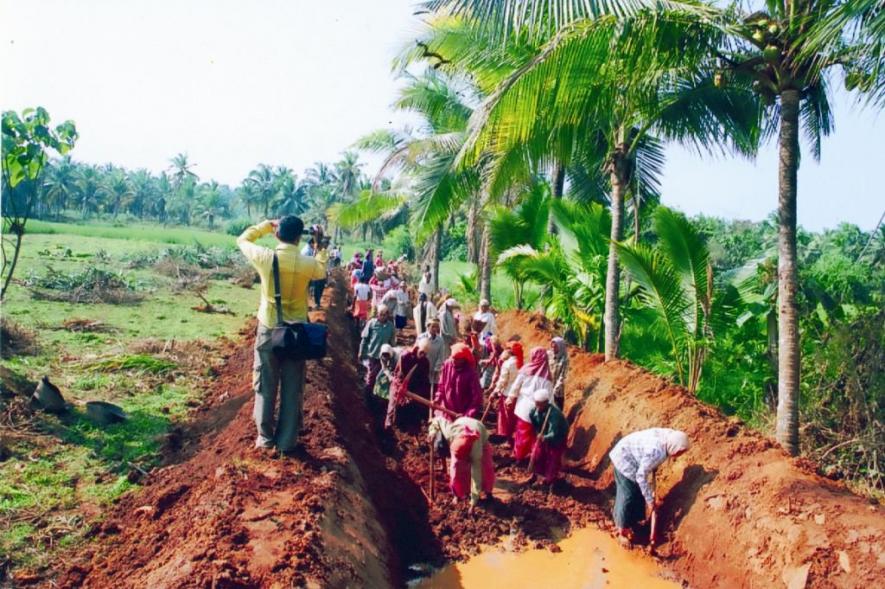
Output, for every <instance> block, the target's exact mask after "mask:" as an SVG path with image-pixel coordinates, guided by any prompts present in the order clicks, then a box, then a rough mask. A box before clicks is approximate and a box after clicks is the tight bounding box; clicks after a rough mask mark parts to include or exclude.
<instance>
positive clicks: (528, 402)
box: [507, 371, 553, 421]
mask: <svg viewBox="0 0 885 589" xmlns="http://www.w3.org/2000/svg"><path fill="white" fill-rule="evenodd" d="M535 391H547V400H548V401H552V400H553V383H552V382H550V380H548V379H546V378H544V377H543V376H535V375H526V374H524V373H523V372H522V371H520V372H519V374H518V375H516V380H514V381H513V384H512V385H511V386H510V390H509V391H508V392H507V397H509V398H511V399H513V398H515V399H516V407H515V408H514V409H513V413H514V414H515V415H516V416H517V417H518V418H520V419H521V420H523V421H531V420H530V419H529V416H530V414H531V412H532V409H534V408H535Z"/></svg>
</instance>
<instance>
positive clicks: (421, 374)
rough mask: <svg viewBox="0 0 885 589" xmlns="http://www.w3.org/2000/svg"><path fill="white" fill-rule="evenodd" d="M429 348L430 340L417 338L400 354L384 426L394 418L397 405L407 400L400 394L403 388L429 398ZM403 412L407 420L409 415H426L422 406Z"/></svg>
mask: <svg viewBox="0 0 885 589" xmlns="http://www.w3.org/2000/svg"><path fill="white" fill-rule="evenodd" d="M429 348H430V341H429V340H427V339H426V338H419V339H418V340H417V341H416V342H415V345H414V346H412V347H411V348H409V349H408V350H406V351H405V352H403V353H402V354H400V357H399V362H397V364H396V368H395V369H394V371H393V384H392V387H393V391H392V393H391V395H390V398H389V400H388V403H387V417H386V418H385V420H384V427H385V428H389V427H391V426H392V425H393V423H394V421H395V420H396V416H397V407H398V406H399V405H403V404H405V403H406V402H407V401H408V398H406V397H405V396H404V395H402V394H401V393H402V391H403V390H405V391H408V392H410V393H414V394H416V395H418V396H419V397H423V398H425V399H427V400H428V401H429V400H430V398H431V397H430V360H429V359H428V357H427V352H428V350H429ZM404 409H405V408H404ZM403 413H404V414H405V418H406V419H407V420H410V417H414V416H420V415H422V414H424V415H426V412H425V411H424V410H423V408H421V409H420V411H419V412H415V411H411V408H410V410H405V411H404V412H403Z"/></svg>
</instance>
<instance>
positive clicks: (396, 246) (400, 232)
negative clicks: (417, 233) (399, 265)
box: [381, 225, 415, 260]
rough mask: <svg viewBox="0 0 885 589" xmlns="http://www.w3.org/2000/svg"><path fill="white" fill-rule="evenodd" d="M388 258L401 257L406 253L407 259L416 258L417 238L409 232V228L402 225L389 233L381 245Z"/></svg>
mask: <svg viewBox="0 0 885 589" xmlns="http://www.w3.org/2000/svg"><path fill="white" fill-rule="evenodd" d="M381 247H382V249H384V253H385V254H386V255H387V257H388V258H399V257H400V256H403V255H405V256H406V258H407V259H409V260H413V259H415V240H414V239H412V236H411V235H410V234H409V228H408V227H406V226H405V225H400V226H399V227H397V228H396V229H394V230H393V231H391V232H390V233H388V234H387V236H386V237H385V238H384V242H383V243H382V245H381Z"/></svg>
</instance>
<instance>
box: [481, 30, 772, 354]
mask: <svg viewBox="0 0 885 589" xmlns="http://www.w3.org/2000/svg"><path fill="white" fill-rule="evenodd" d="M693 33H695V31H693V30H692V29H690V28H688V27H687V26H686V25H685V24H684V19H683V18H682V15H681V14H680V15H674V16H671V17H669V18H665V17H663V16H661V15H659V14H656V13H639V14H637V15H636V16H635V17H634V18H632V19H631V20H630V21H629V22H622V21H619V20H617V19H614V18H605V19H596V20H584V21H578V22H575V23H573V24H572V25H570V27H568V29H565V30H563V31H562V32H561V33H559V34H557V35H555V36H554V37H553V38H552V39H551V40H550V41H549V42H547V43H546V44H545V45H544V46H543V47H542V48H541V49H540V50H539V51H538V52H537V53H536V54H535V56H534V57H533V58H531V59H530V60H528V61H527V62H526V63H525V64H523V66H521V67H520V68H519V69H517V71H516V72H515V73H514V74H513V75H511V76H510V77H509V78H507V79H506V80H504V81H503V82H502V83H501V84H500V86H499V88H498V89H497V90H496V91H495V92H494V93H493V94H492V95H491V96H490V97H489V99H488V100H487V101H486V103H485V104H484V105H483V107H482V108H481V109H480V110H479V111H478V115H477V116H475V117H474V119H473V121H472V132H471V138H470V140H469V141H468V142H467V144H466V148H465V154H466V155H465V157H466V158H467V159H468V160H469V161H472V160H471V158H476V157H478V156H479V154H480V153H482V152H483V151H487V150H488V149H489V146H490V145H491V146H494V151H497V152H499V153H502V154H507V153H508V152H511V151H519V150H518V149H517V147H518V146H519V145H525V146H526V147H525V148H524V150H523V151H528V152H529V153H544V152H548V153H549V152H556V151H559V152H560V153H561V152H562V151H561V150H562V146H563V145H566V144H568V143H569V142H570V140H573V138H582V139H579V140H578V143H577V144H575V148H574V149H573V151H572V153H571V154H570V155H571V157H574V156H575V154H576V153H577V152H581V153H583V154H584V155H585V156H586V159H588V160H589V161H590V162H593V161H595V162H596V163H595V165H596V166H598V167H600V168H601V169H602V170H604V172H605V174H606V176H607V179H608V192H609V200H610V202H611V219H612V222H611V235H610V249H609V259H608V271H607V278H606V310H605V343H606V345H605V351H606V358H607V359H611V358H614V357H616V356H617V355H618V345H619V337H620V313H619V286H620V266H619V263H618V251H617V243H618V242H620V241H621V239H622V238H623V227H624V209H625V201H626V198H627V195H628V194H629V191H630V187H631V185H632V184H633V183H634V182H635V181H636V180H637V178H638V176H637V174H638V171H637V170H639V169H641V166H639V165H638V164H639V162H642V161H643V157H642V154H643V153H644V152H645V153H648V152H649V150H652V149H654V148H655V147H657V146H658V144H659V141H661V140H666V139H670V140H675V141H679V142H682V143H684V144H687V145H689V146H692V147H694V148H696V149H697V150H698V151H707V150H724V149H728V148H730V147H734V148H735V149H736V150H737V151H739V152H741V153H746V154H749V153H752V152H753V150H754V149H755V145H756V139H757V133H756V129H757V125H756V122H757V121H756V118H757V113H758V110H757V108H756V105H755V101H754V100H753V98H752V96H751V95H750V94H749V92H746V91H745V88H742V87H739V86H735V87H733V88H732V89H731V91H730V92H729V93H727V94H725V93H722V92H720V91H719V90H717V89H716V88H715V87H714V84H713V80H712V74H709V75H708V73H707V72H705V71H704V70H703V69H702V68H701V65H702V63H703V59H704V57H705V56H706V51H707V47H708V44H709V43H710V38H709V37H710V36H713V37H715V32H714V31H709V30H708V31H707V35H699V34H693ZM645 161H646V163H649V162H652V163H655V158H648V157H646V158H645ZM660 161H661V160H660V158H657V163H658V165H657V166H655V165H652V166H650V167H651V168H652V169H654V168H656V167H657V169H658V171H659V163H660ZM508 170H509V167H508V162H507V159H506V158H505V157H499V158H498V159H497V161H496V162H495V164H494V165H493V171H492V173H493V174H498V175H501V174H504V175H506V174H507V172H508Z"/></svg>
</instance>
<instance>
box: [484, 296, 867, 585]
mask: <svg viewBox="0 0 885 589" xmlns="http://www.w3.org/2000/svg"><path fill="white" fill-rule="evenodd" d="M498 325H499V326H500V329H501V331H502V334H503V335H504V337H505V338H506V337H509V336H512V335H516V334H518V335H520V336H521V338H522V340H523V342H524V343H527V344H528V346H529V347H531V346H535V345H543V346H546V345H548V342H549V339H550V335H551V329H550V327H549V326H548V325H547V323H546V321H545V319H544V317H543V316H540V315H528V314H524V313H515V312H510V313H505V314H503V315H502V316H501V317H500V318H499V319H498ZM527 349H528V348H527ZM569 356H570V362H571V370H570V372H569V377H568V382H567V385H566V414H567V416H568V417H569V421H570V423H571V424H572V428H571V432H570V444H569V446H570V447H569V451H568V454H567V457H568V459H569V462H570V463H571V464H572V468H570V469H569V470H570V471H571V473H572V474H573V475H577V476H580V477H583V478H586V479H587V480H588V481H590V482H591V484H593V485H594V486H595V487H596V488H597V489H599V490H601V491H604V492H606V493H607V494H608V495H611V494H612V493H613V478H612V477H613V475H612V469H611V468H610V461H609V459H608V456H607V455H608V452H609V451H610V450H611V448H612V447H613V446H614V444H615V443H616V442H617V441H618V439H620V437H622V436H623V435H626V434H628V433H630V432H633V431H636V430H640V429H645V428H649V427H670V428H675V429H680V430H683V431H685V432H686V433H687V434H688V435H689V436H690V438H691V441H692V444H693V446H692V448H691V449H690V450H689V451H688V452H687V453H686V454H685V455H684V456H682V457H680V458H679V459H678V460H675V461H672V463H669V464H668V463H665V465H664V466H662V467H661V468H659V469H658V475H657V485H658V494H659V495H660V496H662V497H663V500H664V504H663V507H662V511H661V517H660V521H661V523H660V524H659V525H661V526H662V528H663V530H664V534H665V540H664V544H663V545H662V546H661V548H660V549H659V553H660V555H661V556H662V558H663V560H664V561H666V566H667V567H668V568H670V569H671V570H672V571H673V572H675V573H676V575H677V576H678V577H680V578H682V579H684V580H685V581H687V582H688V584H689V585H690V586H692V587H754V588H757V587H758V588H763V587H764V588H769V587H789V588H790V589H794V588H798V587H874V586H881V584H882V583H883V579H885V510H883V509H882V507H881V506H880V505H876V504H871V502H870V501H868V500H867V499H865V498H862V497H859V496H857V495H854V494H852V493H851V492H849V491H848V490H847V489H846V488H845V487H844V486H843V485H841V484H839V483H837V482H833V481H830V480H827V479H824V478H822V477H820V476H817V475H816V474H815V473H814V465H812V464H809V463H807V462H806V461H803V460H802V459H794V458H791V457H789V456H788V455H787V454H786V453H784V452H783V451H782V450H781V449H780V448H779V447H778V446H776V445H775V444H774V443H773V441H772V440H770V439H769V438H766V437H764V436H762V435H760V434H758V433H756V432H754V431H751V430H749V429H748V428H746V427H744V426H743V425H742V424H741V423H740V422H739V421H738V420H736V419H731V418H728V417H726V416H725V415H723V414H722V413H721V412H719V411H718V410H716V409H714V408H711V407H710V406H708V405H705V404H703V403H701V402H700V401H698V400H697V399H696V398H695V397H694V396H693V395H691V394H690V393H688V391H686V390H685V389H683V388H681V387H678V386H674V385H673V384H672V383H671V382H669V381H667V380H664V379H662V378H659V377H657V376H654V375H652V374H649V373H648V372H646V371H644V370H642V369H640V368H638V367H636V366H634V365H632V364H630V363H629V362H626V361H615V362H609V363H603V361H602V360H603V359H602V357H601V356H600V355H598V354H588V353H585V352H582V351H580V350H576V349H574V348H572V349H570V352H569Z"/></svg>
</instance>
